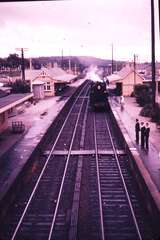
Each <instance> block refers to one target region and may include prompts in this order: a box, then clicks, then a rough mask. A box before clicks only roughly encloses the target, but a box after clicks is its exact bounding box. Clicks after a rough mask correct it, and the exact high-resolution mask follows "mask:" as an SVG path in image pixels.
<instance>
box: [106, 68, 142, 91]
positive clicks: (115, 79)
mask: <svg viewBox="0 0 160 240" xmlns="http://www.w3.org/2000/svg"><path fill="white" fill-rule="evenodd" d="M107 79H108V81H109V85H110V86H111V87H115V88H116V91H117V93H118V95H123V96H131V94H132V92H133V90H134V86H135V85H136V84H142V83H143V81H144V78H143V77H142V76H141V75H140V74H139V73H138V72H137V71H135V70H134V68H133V67H131V66H129V64H127V65H126V66H125V67H123V68H122V69H121V70H120V71H119V72H117V73H114V74H111V75H110V76H108V77H107Z"/></svg>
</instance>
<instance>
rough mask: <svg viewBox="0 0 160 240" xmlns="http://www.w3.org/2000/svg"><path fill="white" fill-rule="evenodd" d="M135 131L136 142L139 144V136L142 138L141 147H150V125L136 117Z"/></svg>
mask: <svg viewBox="0 0 160 240" xmlns="http://www.w3.org/2000/svg"><path fill="white" fill-rule="evenodd" d="M135 132H136V143H137V144H139V138H140V139H141V147H142V148H146V149H147V150H148V148H149V144H148V142H149V134H150V127H149V124H148V123H146V124H144V122H141V123H139V120H138V119H136V124H135Z"/></svg>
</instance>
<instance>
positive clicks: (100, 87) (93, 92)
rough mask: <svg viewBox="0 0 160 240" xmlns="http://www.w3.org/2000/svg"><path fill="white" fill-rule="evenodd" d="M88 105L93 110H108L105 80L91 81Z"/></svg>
mask: <svg viewBox="0 0 160 240" xmlns="http://www.w3.org/2000/svg"><path fill="white" fill-rule="evenodd" d="M90 105H91V108H92V109H93V110H98V109H103V110H107V111H108V110H109V103H108V90H107V88H106V83H105V82H91V89H90Z"/></svg>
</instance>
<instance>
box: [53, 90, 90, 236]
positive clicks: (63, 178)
mask: <svg viewBox="0 0 160 240" xmlns="http://www.w3.org/2000/svg"><path fill="white" fill-rule="evenodd" d="M88 89H89V88H88ZM88 89H87V91H86V95H87V92H88ZM84 101H85V98H83V101H82V104H81V107H80V110H79V113H78V116H77V120H76V124H75V127H74V131H73V135H72V139H71V143H70V147H69V151H68V156H67V160H66V165H65V169H64V173H63V177H62V181H61V186H60V190H59V194H58V199H57V202H56V208H55V211H54V215H53V219H52V224H51V228H50V232H49V236H48V240H51V237H52V234H53V228H54V225H55V221H56V216H57V212H58V208H59V203H60V199H61V195H62V189H63V185H64V181H65V177H66V172H67V168H68V163H69V160H70V155H71V150H72V146H73V141H74V138H75V135H76V131H77V127H78V122H79V118H80V115H81V112H82V107H83V104H84Z"/></svg>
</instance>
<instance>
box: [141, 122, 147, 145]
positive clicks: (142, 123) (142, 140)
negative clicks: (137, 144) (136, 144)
mask: <svg viewBox="0 0 160 240" xmlns="http://www.w3.org/2000/svg"><path fill="white" fill-rule="evenodd" d="M145 130H146V128H145V126H144V122H141V147H142V148H144V141H145Z"/></svg>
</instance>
